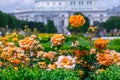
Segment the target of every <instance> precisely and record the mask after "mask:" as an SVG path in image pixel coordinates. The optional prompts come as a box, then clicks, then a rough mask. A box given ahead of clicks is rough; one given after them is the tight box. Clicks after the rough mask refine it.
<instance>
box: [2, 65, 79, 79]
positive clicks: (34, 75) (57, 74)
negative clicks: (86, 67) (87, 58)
mask: <svg viewBox="0 0 120 80" xmlns="http://www.w3.org/2000/svg"><path fill="white" fill-rule="evenodd" d="M0 80H80V77H79V73H77V72H75V71H72V70H63V69H57V70H44V69H39V68H38V67H34V68H28V67H24V68H19V70H17V71H16V70H15V69H14V68H12V67H9V68H4V69H0Z"/></svg>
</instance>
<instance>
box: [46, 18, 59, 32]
mask: <svg viewBox="0 0 120 80" xmlns="http://www.w3.org/2000/svg"><path fill="white" fill-rule="evenodd" d="M45 30H46V32H47V33H56V32H57V29H56V27H55V25H54V22H53V21H51V20H48V23H47V25H46V26H45Z"/></svg>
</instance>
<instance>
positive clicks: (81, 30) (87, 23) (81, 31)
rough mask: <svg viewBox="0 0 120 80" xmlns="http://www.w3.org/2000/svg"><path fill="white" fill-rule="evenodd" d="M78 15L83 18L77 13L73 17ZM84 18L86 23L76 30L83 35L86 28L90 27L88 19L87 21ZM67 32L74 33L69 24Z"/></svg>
mask: <svg viewBox="0 0 120 80" xmlns="http://www.w3.org/2000/svg"><path fill="white" fill-rule="evenodd" d="M78 14H80V15H82V16H84V15H83V14H82V13H79V12H77V13H74V15H78ZM84 18H85V20H86V23H85V24H84V25H83V26H81V27H79V28H78V32H80V33H85V32H87V30H88V28H89V26H90V21H89V19H88V18H87V17H86V16H84ZM68 30H69V31H70V32H74V31H75V29H74V28H73V27H72V26H70V24H69V26H68Z"/></svg>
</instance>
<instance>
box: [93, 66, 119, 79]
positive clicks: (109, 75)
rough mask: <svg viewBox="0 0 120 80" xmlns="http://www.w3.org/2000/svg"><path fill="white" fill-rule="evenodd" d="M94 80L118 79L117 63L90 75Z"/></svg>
mask: <svg viewBox="0 0 120 80" xmlns="http://www.w3.org/2000/svg"><path fill="white" fill-rule="evenodd" d="M92 77H93V78H94V80H120V67H119V66H118V65H112V66H110V67H109V68H107V69H106V70H105V71H104V72H101V73H99V74H97V75H96V74H94V75H93V76H92Z"/></svg>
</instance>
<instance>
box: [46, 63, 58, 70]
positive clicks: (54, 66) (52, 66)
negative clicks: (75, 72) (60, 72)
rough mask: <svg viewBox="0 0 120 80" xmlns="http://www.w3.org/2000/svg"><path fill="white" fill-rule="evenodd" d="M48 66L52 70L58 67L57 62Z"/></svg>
mask: <svg viewBox="0 0 120 80" xmlns="http://www.w3.org/2000/svg"><path fill="white" fill-rule="evenodd" d="M48 68H49V69H51V70H55V69H56V68H57V66H56V64H49V65H48Z"/></svg>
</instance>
